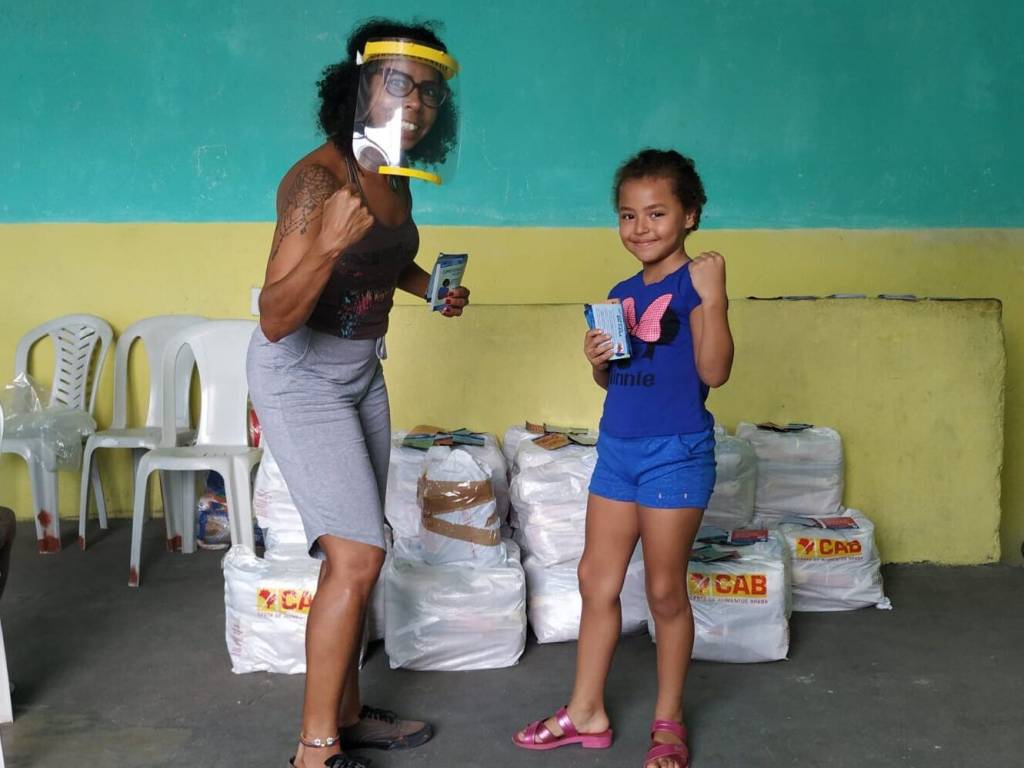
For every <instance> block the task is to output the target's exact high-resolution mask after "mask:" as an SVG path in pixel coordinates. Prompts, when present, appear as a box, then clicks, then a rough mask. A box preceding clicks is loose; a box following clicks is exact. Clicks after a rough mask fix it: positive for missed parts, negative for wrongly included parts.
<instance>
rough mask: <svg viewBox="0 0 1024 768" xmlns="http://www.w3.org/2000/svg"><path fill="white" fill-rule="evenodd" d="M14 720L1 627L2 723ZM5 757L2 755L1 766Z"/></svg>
mask: <svg viewBox="0 0 1024 768" xmlns="http://www.w3.org/2000/svg"><path fill="white" fill-rule="evenodd" d="M13 722H14V708H13V707H12V706H11V681H10V679H9V677H8V674H7V649H6V648H5V647H4V631H3V628H0V723H13ZM2 765H3V758H2V757H0V766H2Z"/></svg>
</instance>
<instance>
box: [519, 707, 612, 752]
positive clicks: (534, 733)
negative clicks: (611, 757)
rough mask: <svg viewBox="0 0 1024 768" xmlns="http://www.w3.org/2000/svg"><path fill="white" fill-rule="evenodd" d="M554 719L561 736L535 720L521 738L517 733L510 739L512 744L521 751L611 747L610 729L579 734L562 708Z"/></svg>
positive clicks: (542, 722) (540, 721)
mask: <svg viewBox="0 0 1024 768" xmlns="http://www.w3.org/2000/svg"><path fill="white" fill-rule="evenodd" d="M555 719H556V720H557V722H558V725H559V727H560V728H561V729H562V735H561V736H555V734H553V733H552V732H551V731H550V730H549V729H548V727H547V726H546V725H544V721H543V720H537V721H536V722H533V723H530V724H529V725H528V726H526V730H525V731H524V732H523V738H522V739H520V738H519V734H518V733H517V734H516V735H515V736H513V737H512V743H513V744H515V745H516V746H517V747H522V748H523V749H538V750H540V749H558V748H559V747H567V746H569V745H570V744H579V745H580V746H582V747H583V748H584V749H608V747H610V746H611V745H612V729H611V728H609V729H608V730H607V731H602V732H601V733H580V732H579V731H577V730H576V726H575V725H573V724H572V720H570V719H569V713H568V712H567V711H566V709H565V707H562V708H561V709H560V710H558V711H557V712H556V713H555Z"/></svg>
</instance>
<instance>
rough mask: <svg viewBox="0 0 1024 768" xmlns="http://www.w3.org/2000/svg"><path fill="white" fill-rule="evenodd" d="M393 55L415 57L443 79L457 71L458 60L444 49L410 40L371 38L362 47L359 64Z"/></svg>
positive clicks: (451, 76)
mask: <svg viewBox="0 0 1024 768" xmlns="http://www.w3.org/2000/svg"><path fill="white" fill-rule="evenodd" d="M394 56H404V57H406V58H409V59H417V60H419V61H422V62H423V63H425V64H429V65H430V66H432V67H433V68H434V69H436V70H437V71H438V72H440V73H441V75H442V76H443V77H444V79H445V80H451V79H452V78H453V77H455V75H457V74H458V73H459V62H457V61H456V60H455V59H454V58H452V57H451V56H449V55H448V54H447V53H445V52H444V51H439V50H438V49H437V48H431V47H430V46H429V45H423V44H422V43H414V42H413V41H411V40H371V41H369V42H368V43H367V44H366V47H365V48H364V49H363V55H362V57H361V61H360V62H359V63H360V64H365V63H366V62H368V61H373V60H374V59H385V58H391V57H394Z"/></svg>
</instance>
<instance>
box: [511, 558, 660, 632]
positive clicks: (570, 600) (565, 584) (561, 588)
mask: <svg viewBox="0 0 1024 768" xmlns="http://www.w3.org/2000/svg"><path fill="white" fill-rule="evenodd" d="M578 567H579V561H576V560H574V561H570V562H567V563H558V564H557V565H548V566H544V565H540V564H539V563H537V561H536V559H535V558H534V557H533V556H530V555H527V556H526V557H525V558H523V570H525V571H526V595H527V609H526V610H527V616H528V617H529V621H530V627H531V629H533V634H534V635H535V636H536V637H537V642H538V643H561V642H565V641H567V640H576V639H578V638H579V634H580V615H581V613H582V610H583V600H582V598H581V597H580V584H579V579H578V577H577V575H576V569H577V568H578ZM620 602H621V605H622V632H623V634H631V633H634V632H640V631H642V630H643V629H644V627H645V626H646V625H647V614H648V610H647V590H646V586H645V584H644V561H643V553H642V550H641V547H640V546H637V549H636V552H635V553H634V555H633V558H632V559H631V560H630V563H629V567H628V569H627V570H626V578H625V581H624V582H623V585H622V593H621V595H620Z"/></svg>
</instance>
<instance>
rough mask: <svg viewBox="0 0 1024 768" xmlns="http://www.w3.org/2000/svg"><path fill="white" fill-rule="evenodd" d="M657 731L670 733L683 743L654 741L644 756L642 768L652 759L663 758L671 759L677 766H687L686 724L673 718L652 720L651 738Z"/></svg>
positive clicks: (688, 759)
mask: <svg viewBox="0 0 1024 768" xmlns="http://www.w3.org/2000/svg"><path fill="white" fill-rule="evenodd" d="M657 731H662V732H664V733H671V734H672V735H673V736H675V737H676V738H678V739H679V740H680V741H682V742H683V743H682V744H660V743H657V742H655V743H654V744H652V745H651V748H650V749H649V750H647V756H646V757H645V758H644V768H647V765H648V763H650V762H651V761H652V760H659V759H661V760H664V759H665V758H669V759H671V760H672V762H673V763H675V764H676V765H677V766H678V768H688V766H689V765H690V750H689V748H688V747H687V746H686V726H684V725H683V724H682V723H677V722H675V721H674V720H654V721H653V722H652V723H651V738H652V739H653V738H654V734H655V733H656V732H657Z"/></svg>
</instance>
